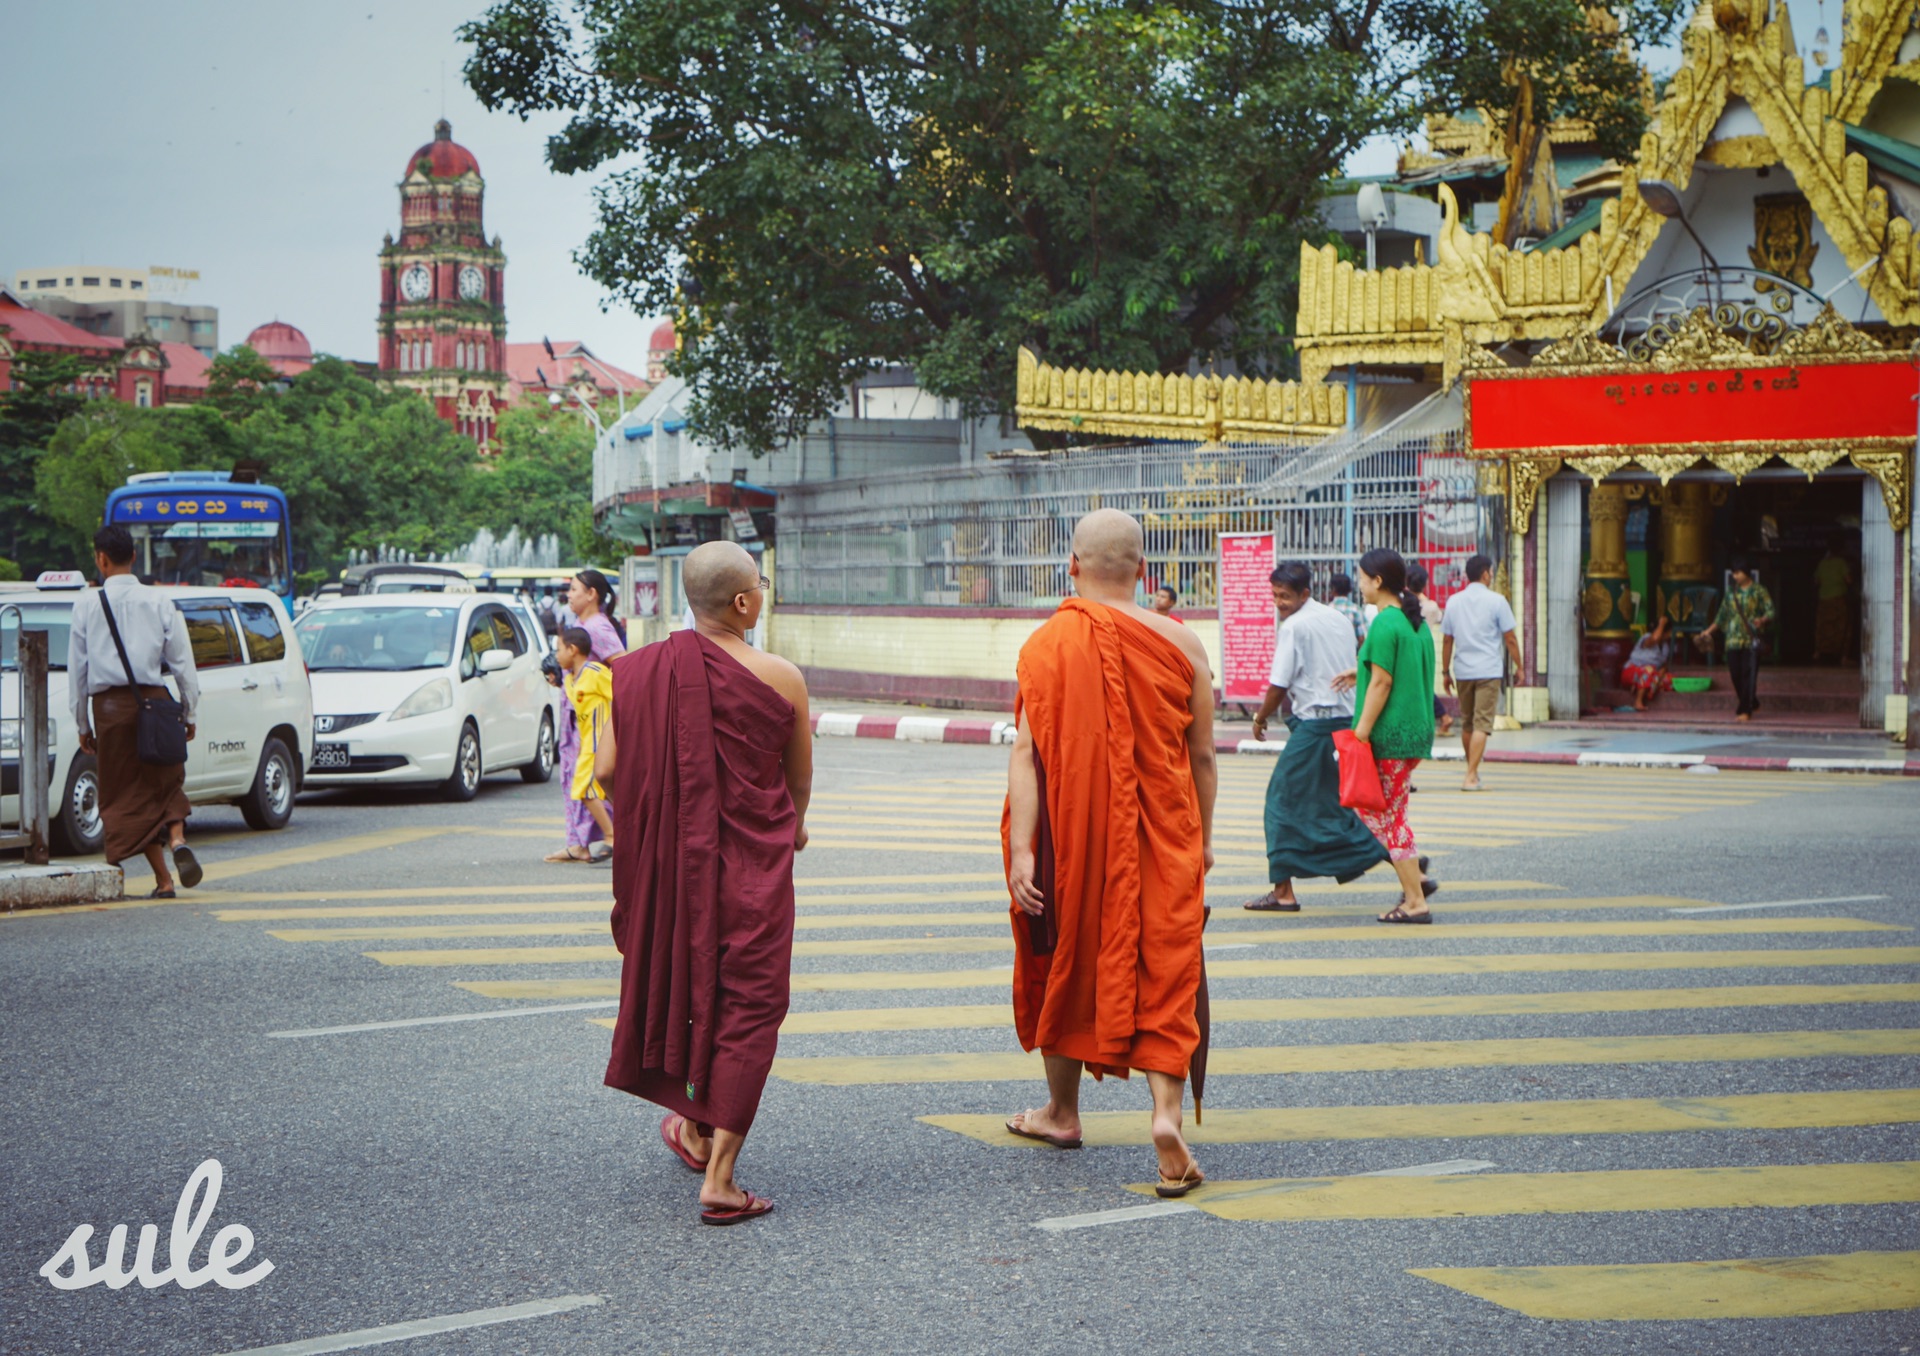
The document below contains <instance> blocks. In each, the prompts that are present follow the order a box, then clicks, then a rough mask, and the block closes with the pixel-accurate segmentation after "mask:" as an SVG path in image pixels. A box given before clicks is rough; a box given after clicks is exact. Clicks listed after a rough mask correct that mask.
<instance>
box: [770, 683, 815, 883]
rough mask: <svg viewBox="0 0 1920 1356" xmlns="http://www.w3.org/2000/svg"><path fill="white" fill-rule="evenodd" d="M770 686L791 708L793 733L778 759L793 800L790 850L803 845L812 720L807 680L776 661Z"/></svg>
mask: <svg viewBox="0 0 1920 1356" xmlns="http://www.w3.org/2000/svg"><path fill="white" fill-rule="evenodd" d="M773 676H774V678H775V681H774V683H773V684H772V686H773V688H774V690H775V691H777V692H778V693H779V694H780V695H781V696H783V697H785V698H786V699H787V700H788V701H789V702H791V703H792V704H793V733H792V734H790V735H788V736H787V747H786V749H785V751H783V752H782V753H781V755H780V767H781V770H782V771H783V772H785V773H786V776H787V794H788V795H790V796H792V797H793V814H794V821H793V846H794V848H795V849H796V850H798V849H800V848H804V847H806V845H807V803H808V802H809V801H811V800H812V799H813V718H812V713H811V712H810V711H809V710H808V706H807V680H806V679H805V678H803V677H802V676H801V674H800V670H799V669H797V668H795V667H794V666H793V665H792V664H790V663H788V662H787V661H786V660H784V659H781V660H779V666H778V668H777V669H776V670H775V672H774V675H773Z"/></svg>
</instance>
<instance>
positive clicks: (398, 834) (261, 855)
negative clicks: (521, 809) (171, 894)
mask: <svg viewBox="0 0 1920 1356" xmlns="http://www.w3.org/2000/svg"><path fill="white" fill-rule="evenodd" d="M457 832H459V830H458V829H457V828H455V827H453V826H450V825H421V826H418V827H414V828H404V829H377V830H375V831H374V832H372V833H356V834H349V835H348V836H347V837H344V838H329V839H326V840H325V841H323V842H319V843H308V844H305V845H304V846H301V847H292V848H280V849H277V850H276V851H273V852H255V853H251V854H248V855H247V856H243V857H221V858H217V859H215V860H213V861H210V862H208V863H207V864H206V866H205V867H204V871H205V879H207V880H210V881H223V880H234V879H236V878H238V877H240V876H253V875H258V874H259V873H261V872H263V871H279V870H281V869H283V868H285V867H289V866H311V865H312V864H313V863H315V862H327V861H332V860H334V859H335V858H337V857H354V856H358V855H359V854H360V853H363V852H377V851H379V850H381V849H383V848H396V847H406V846H408V845H409V844H412V843H419V842H423V841H425V840H426V839H429V838H440V837H443V836H445V835H447V834H450V833H457Z"/></svg>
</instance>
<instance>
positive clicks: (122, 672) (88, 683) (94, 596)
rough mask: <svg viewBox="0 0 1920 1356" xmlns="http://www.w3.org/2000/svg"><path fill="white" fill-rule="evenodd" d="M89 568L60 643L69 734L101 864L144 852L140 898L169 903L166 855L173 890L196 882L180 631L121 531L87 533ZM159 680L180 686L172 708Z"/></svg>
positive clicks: (191, 686)
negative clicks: (100, 844)
mask: <svg viewBox="0 0 1920 1356" xmlns="http://www.w3.org/2000/svg"><path fill="white" fill-rule="evenodd" d="M93 561H94V564H95V565H96V566H98V567H99V570H100V580H101V583H100V587H99V589H97V590H89V591H88V592H87V593H85V594H83V595H81V597H80V599H79V600H78V601H77V602H76V603H75V604H74V605H73V633H72V636H71V638H70V639H69V641H68V644H67V688H68V691H69V693H70V694H71V696H72V700H73V721H74V728H75V729H76V730H77V731H78V732H79V738H80V748H81V749H82V751H84V752H86V753H90V754H93V755H94V756H95V757H96V758H97V759H98V760H99V764H100V817H101V819H102V820H103V821H104V822H105V826H106V855H107V860H108V861H109V862H111V863H113V864H115V865H118V864H119V863H121V862H123V861H125V860H126V859H127V858H129V857H134V856H139V855H142V854H144V855H145V856H146V859H147V861H148V863H149V864H150V865H151V866H152V867H153V882H154V888H153V892H152V893H151V894H150V895H148V896H147V897H148V898H149V899H172V898H173V897H174V888H173V882H174V877H173V871H172V870H170V869H169V867H168V862H167V857H168V853H169V851H171V853H172V857H173V867H175V868H177V869H178V870H179V873H180V884H182V885H184V886H186V887H187V888H188V889H189V890H190V889H192V888H193V887H194V886H196V885H198V884H199V883H200V876H201V871H200V863H199V862H197V861H196V860H194V856H193V849H191V848H189V847H188V846H187V824H186V819H187V815H188V813H189V810H188V806H187V793H186V761H187V758H186V745H187V741H188V740H191V739H192V738H193V717H194V707H195V706H196V705H197V704H198V702H199V700H200V679H199V675H198V674H197V673H196V672H195V671H194V667H193V649H192V647H191V646H190V645H189V644H188V643H187V623H186V619H185V618H184V617H182V616H181V615H180V610H179V609H178V608H176V607H175V606H174V605H173V600H172V599H171V598H169V597H168V596H167V595H166V594H165V593H163V592H162V591H161V590H159V589H156V588H152V587H149V586H148V585H145V584H142V583H141V582H140V581H139V580H138V579H136V578H135V577H134V574H133V536H132V534H130V533H129V532H128V531H127V529H126V528H124V527H119V526H116V525H113V524H109V525H108V526H106V527H103V528H101V529H100V530H99V531H98V532H96V533H94V534H93ZM168 673H172V674H173V677H174V681H175V682H177V683H178V684H179V685H180V700H179V701H178V703H176V702H175V701H174V699H173V694H172V693H170V692H169V691H168V690H167V688H166V686H165V678H166V675H167V674H168ZM143 726H144V728H143ZM176 727H178V728H176Z"/></svg>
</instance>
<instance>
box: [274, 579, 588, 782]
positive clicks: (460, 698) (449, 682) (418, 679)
mask: <svg viewBox="0 0 1920 1356" xmlns="http://www.w3.org/2000/svg"><path fill="white" fill-rule="evenodd" d="M294 630H295V632H296V633H297V634H298V635H299V637H300V644H301V649H302V650H303V651H304V652H305V654H306V657H307V667H308V671H309V673H310V674H311V676H312V680H313V712H314V715H313V763H312V767H311V769H310V771H309V772H308V774H307V779H306V785H307V786H309V787H315V788H318V787H338V786H385V785H391V784H394V783H416V784H437V785H438V786H439V787H440V791H441V794H442V795H444V796H445V797H446V798H447V799H448V800H471V799H473V796H474V793H475V792H477V791H478V790H479V789H480V779H481V778H482V777H484V776H486V775H487V774H488V773H490V772H503V771H508V770H517V771H518V772H519V773H520V775H521V777H522V778H524V779H525V780H527V781H529V782H544V781H546V780H548V779H549V778H551V777H552V776H553V767H554V763H555V760H556V757H557V747H558V746H557V737H558V732H559V728H560V726H559V705H558V702H557V700H556V698H557V695H558V694H557V693H556V691H555V689H554V688H552V687H550V686H549V685H548V684H547V681H546V678H545V677H544V675H542V673H541V671H540V661H541V658H542V656H543V655H544V654H545V653H546V637H545V636H544V635H542V634H541V632H540V628H539V627H538V626H537V625H535V624H534V621H533V619H532V617H530V616H529V615H528V614H527V611H526V609H525V608H524V607H521V606H518V605H516V604H513V603H510V602H506V601H503V600H501V599H499V598H495V597H491V596H489V595H486V594H473V593H464V594H462V593H413V594H374V595H364V594H363V595H360V596H358V597H353V598H327V599H322V600H321V601H319V602H316V603H315V604H314V605H313V606H312V607H310V608H308V609H307V610H306V611H305V612H303V613H302V614H301V615H300V619H299V621H297V622H296V623H294Z"/></svg>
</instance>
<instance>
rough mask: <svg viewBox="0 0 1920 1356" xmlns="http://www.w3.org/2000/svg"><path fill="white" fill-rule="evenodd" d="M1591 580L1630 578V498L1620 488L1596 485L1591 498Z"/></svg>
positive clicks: (1589, 506)
mask: <svg viewBox="0 0 1920 1356" xmlns="http://www.w3.org/2000/svg"><path fill="white" fill-rule="evenodd" d="M1587 543H1588V550H1587V577H1588V578H1590V579H1625V578H1626V577H1627V496H1626V493H1625V489H1624V487H1623V486H1620V485H1598V484H1596V485H1595V486H1594V487H1593V489H1592V490H1591V491H1589V492H1588V494H1587Z"/></svg>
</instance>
